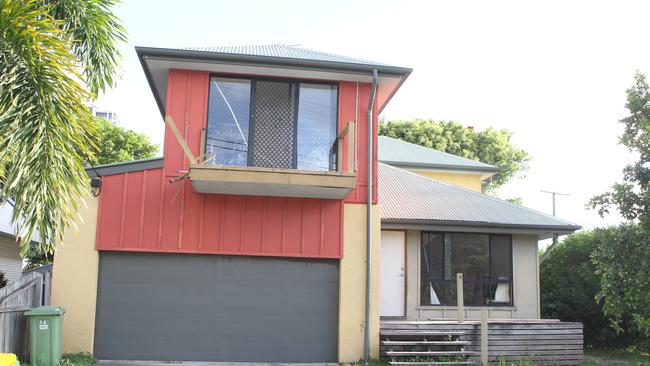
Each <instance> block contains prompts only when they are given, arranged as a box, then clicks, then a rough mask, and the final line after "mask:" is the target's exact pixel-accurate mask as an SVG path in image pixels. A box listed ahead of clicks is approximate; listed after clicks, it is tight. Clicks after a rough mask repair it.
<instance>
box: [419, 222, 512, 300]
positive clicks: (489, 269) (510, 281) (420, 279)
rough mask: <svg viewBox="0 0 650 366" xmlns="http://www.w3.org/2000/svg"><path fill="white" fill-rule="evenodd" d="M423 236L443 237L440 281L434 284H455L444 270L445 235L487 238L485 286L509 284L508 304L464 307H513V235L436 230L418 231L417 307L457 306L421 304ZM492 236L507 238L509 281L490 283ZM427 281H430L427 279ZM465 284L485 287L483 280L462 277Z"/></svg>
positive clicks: (453, 279)
mask: <svg viewBox="0 0 650 366" xmlns="http://www.w3.org/2000/svg"><path fill="white" fill-rule="evenodd" d="M425 234H439V235H442V236H443V244H442V245H441V255H442V256H441V258H442V268H441V273H442V276H441V277H442V279H438V280H433V281H434V282H438V283H452V284H455V283H456V278H455V274H454V278H452V279H446V278H444V277H445V273H444V269H445V268H446V265H447V262H446V258H445V245H444V236H445V234H450V235H451V234H470V235H487V236H488V258H487V262H488V277H489V278H490V279H489V280H488V281H487V285H488V286H489V285H490V284H492V283H497V284H498V283H507V284H509V287H510V288H509V290H510V302H507V303H505V302H495V303H490V304H484V305H467V304H464V306H465V307H474V308H482V307H490V308H492V307H495V308H512V307H514V306H515V299H514V295H515V289H514V265H515V264H514V240H513V235H512V234H499V233H490V232H462V231H437V230H422V231H420V241H419V248H418V291H417V294H418V306H419V307H432V308H449V307H453V308H456V307H457V305H453V304H445V303H440V304H423V303H422V282H423V279H424V277H423V276H422V246H423V242H424V241H423V238H424V235H425ZM493 236H502V237H508V238H509V241H510V250H509V251H508V252H509V255H510V258H509V260H510V268H509V276H508V278H509V280H508V281H498V280H497V281H492V260H491V256H492V237H493ZM453 245H454V243H453V241H452V242H451V246H452V247H453ZM427 281H430V280H429V279H427ZM465 283H478V284H483V285H484V286H485V285H486V281H485V280H467V279H465V276H463V284H465Z"/></svg>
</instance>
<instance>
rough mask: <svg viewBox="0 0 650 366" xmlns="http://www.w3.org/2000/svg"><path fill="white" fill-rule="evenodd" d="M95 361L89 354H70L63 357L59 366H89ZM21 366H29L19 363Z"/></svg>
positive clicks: (25, 363)
mask: <svg viewBox="0 0 650 366" xmlns="http://www.w3.org/2000/svg"><path fill="white" fill-rule="evenodd" d="M95 362H97V359H96V358H95V357H94V356H93V355H91V354H89V353H72V354H67V355H63V357H62V358H61V362H59V366H90V365H94V364H95ZM20 365H21V366H29V363H27V362H22V361H21V362H20Z"/></svg>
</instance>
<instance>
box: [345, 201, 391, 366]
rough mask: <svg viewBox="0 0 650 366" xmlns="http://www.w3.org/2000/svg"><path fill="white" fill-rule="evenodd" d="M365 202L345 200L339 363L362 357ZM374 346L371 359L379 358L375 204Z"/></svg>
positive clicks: (376, 218)
mask: <svg viewBox="0 0 650 366" xmlns="http://www.w3.org/2000/svg"><path fill="white" fill-rule="evenodd" d="M365 228H366V205H365V204H353V203H346V204H345V208H344V224H343V230H344V234H343V235H344V243H343V259H341V269H340V275H339V276H340V277H339V281H340V285H339V286H340V287H339V362H354V361H358V360H360V359H362V358H363V342H364V322H365V310H366V309H365V306H366V305H365V304H366V301H365V293H366V286H365V283H366V229H365ZM372 237H373V251H372V265H373V275H372V279H373V281H372V302H371V314H372V316H371V323H370V332H371V340H372V343H371V347H370V354H371V357H372V358H378V357H379V254H380V251H379V249H380V245H379V244H380V239H381V238H380V216H379V206H378V205H375V206H374V207H373V233H372Z"/></svg>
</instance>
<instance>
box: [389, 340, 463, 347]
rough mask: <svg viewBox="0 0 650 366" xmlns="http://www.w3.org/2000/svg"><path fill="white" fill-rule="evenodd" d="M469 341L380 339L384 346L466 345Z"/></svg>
mask: <svg viewBox="0 0 650 366" xmlns="http://www.w3.org/2000/svg"><path fill="white" fill-rule="evenodd" d="M471 343H472V342H469V341H381V344H383V345H385V346H426V345H429V346H467V345H470V344H471Z"/></svg>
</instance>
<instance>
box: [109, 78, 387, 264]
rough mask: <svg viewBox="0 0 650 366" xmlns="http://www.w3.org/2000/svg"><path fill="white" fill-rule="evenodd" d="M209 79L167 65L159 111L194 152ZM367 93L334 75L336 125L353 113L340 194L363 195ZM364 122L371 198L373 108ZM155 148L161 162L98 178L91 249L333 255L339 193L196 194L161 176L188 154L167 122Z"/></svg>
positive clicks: (338, 250) (185, 163) (356, 198)
mask: <svg viewBox="0 0 650 366" xmlns="http://www.w3.org/2000/svg"><path fill="white" fill-rule="evenodd" d="M209 80H210V75H209V73H207V72H200V71H187V70H172V71H170V73H169V80H168V94H167V113H168V114H169V115H171V116H172V118H173V119H174V121H175V123H176V126H177V127H178V130H179V131H180V132H181V135H183V137H184V138H185V140H186V141H187V142H188V144H189V146H190V149H191V150H192V152H193V154H194V155H195V156H198V154H199V148H200V137H201V130H202V129H203V128H205V124H206V120H207V118H206V115H207V100H208V90H209V88H208V86H209ZM369 95H370V84H362V83H359V84H358V83H353V82H341V83H339V128H343V127H344V126H345V124H347V122H349V121H354V120H358V123H357V131H356V134H355V138H356V142H357V155H358V157H357V169H356V171H357V187H356V189H354V190H353V191H352V192H350V194H349V195H348V197H347V198H346V199H345V202H353V203H365V202H366V189H367V188H366V187H367V185H366V176H367V172H366V151H367V139H366V136H367V126H368V124H367V121H366V112H367V106H368V101H369ZM357 98H358V103H357ZM372 126H373V129H374V130H375V132H374V134H373V135H374V142H373V145H374V149H373V155H374V159H373V164H374V167H375V168H374V169H373V181H374V189H373V197H374V198H373V201H374V202H376V200H377V191H376V182H377V169H376V166H377V160H376V157H377V152H376V147H377V133H376V129H377V116H376V113H375V116H374V118H373V123H372ZM344 149H347V144H344ZM163 154H164V167H163V168H162V169H153V170H145V171H138V172H130V173H125V174H120V175H112V176H107V177H105V178H104V182H103V185H102V193H101V196H100V202H99V205H100V206H99V215H98V230H97V249H98V250H126V251H154V252H176V253H209V254H239V255H266V256H286V257H312V258H341V255H342V242H343V232H342V227H343V202H344V201H343V200H324V199H306V198H291V197H257V196H236V195H210V194H197V193H195V192H194V191H193V189H192V186H191V184H190V183H189V182H188V181H187V180H185V181H182V182H179V183H169V178H171V177H174V176H179V175H181V174H183V173H184V172H185V171H187V170H188V168H189V160H188V159H187V157H185V155H184V154H183V150H182V149H181V147H180V146H179V144H178V142H177V141H176V138H175V137H174V135H173V134H172V133H171V131H170V130H169V127H166V130H165V142H164V153H163ZM344 156H347V150H344ZM347 164H348V163H347V162H345V163H344V166H345V167H347Z"/></svg>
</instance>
